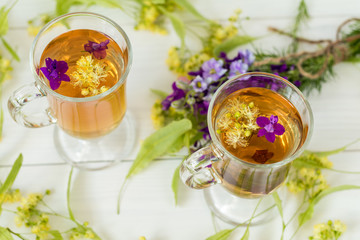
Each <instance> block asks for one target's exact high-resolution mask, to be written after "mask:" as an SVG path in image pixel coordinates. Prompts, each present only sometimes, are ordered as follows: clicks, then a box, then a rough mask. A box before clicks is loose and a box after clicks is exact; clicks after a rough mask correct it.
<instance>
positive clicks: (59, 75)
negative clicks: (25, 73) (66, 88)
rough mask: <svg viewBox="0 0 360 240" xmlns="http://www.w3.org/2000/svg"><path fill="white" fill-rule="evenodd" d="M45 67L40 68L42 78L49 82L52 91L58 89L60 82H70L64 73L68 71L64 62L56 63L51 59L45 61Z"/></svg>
mask: <svg viewBox="0 0 360 240" xmlns="http://www.w3.org/2000/svg"><path fill="white" fill-rule="evenodd" d="M45 64H46V67H42V68H40V70H41V72H42V73H43V74H44V76H45V77H46V78H47V79H48V80H49V84H50V87H51V89H52V90H56V89H58V88H59V87H60V84H61V81H65V82H70V77H69V76H68V75H66V74H65V73H66V71H67V70H68V69H69V67H68V65H67V63H66V62H65V61H56V60H55V59H54V60H52V59H51V58H46V59H45Z"/></svg>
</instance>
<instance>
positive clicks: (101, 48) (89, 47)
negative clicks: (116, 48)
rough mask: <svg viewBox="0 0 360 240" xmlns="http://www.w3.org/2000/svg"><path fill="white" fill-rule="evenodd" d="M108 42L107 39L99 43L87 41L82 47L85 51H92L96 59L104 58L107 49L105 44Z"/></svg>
mask: <svg viewBox="0 0 360 240" xmlns="http://www.w3.org/2000/svg"><path fill="white" fill-rule="evenodd" d="M109 42H110V40H109V39H107V40H106V41H104V42H101V43H96V42H92V41H89V42H88V43H86V44H84V49H85V51H87V52H89V53H92V54H93V55H94V57H95V58H96V59H104V58H105V57H106V49H108V47H107V45H108V44H109Z"/></svg>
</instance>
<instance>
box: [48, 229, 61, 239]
mask: <svg viewBox="0 0 360 240" xmlns="http://www.w3.org/2000/svg"><path fill="white" fill-rule="evenodd" d="M48 233H49V234H51V235H52V236H53V237H54V238H52V239H51V240H63V239H64V238H63V237H62V236H61V233H60V232H59V231H58V230H51V231H48Z"/></svg>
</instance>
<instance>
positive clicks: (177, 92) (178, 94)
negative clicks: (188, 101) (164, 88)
mask: <svg viewBox="0 0 360 240" xmlns="http://www.w3.org/2000/svg"><path fill="white" fill-rule="evenodd" d="M172 89H173V93H172V94H170V95H169V96H167V97H166V98H165V99H164V100H163V101H162V105H163V107H162V109H163V110H168V109H169V107H170V105H171V103H172V102H173V101H176V100H179V99H181V98H183V97H185V92H184V90H182V89H180V88H178V87H177V86H176V82H174V83H173V84H172Z"/></svg>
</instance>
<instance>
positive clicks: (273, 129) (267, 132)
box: [256, 115, 285, 143]
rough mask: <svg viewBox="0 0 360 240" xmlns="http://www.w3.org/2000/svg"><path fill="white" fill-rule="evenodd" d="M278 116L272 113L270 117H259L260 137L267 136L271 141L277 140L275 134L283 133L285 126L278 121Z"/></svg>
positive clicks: (257, 121) (257, 120)
mask: <svg viewBox="0 0 360 240" xmlns="http://www.w3.org/2000/svg"><path fill="white" fill-rule="evenodd" d="M278 121H279V118H278V116H274V115H271V116H270V119H269V118H267V117H258V118H257V119H256V123H257V125H258V126H259V127H261V129H260V130H259V131H258V137H262V136H265V138H266V140H268V141H269V142H272V143H273V142H275V135H278V136H280V135H283V134H284V132H285V128H284V126H283V125H281V124H280V123H278Z"/></svg>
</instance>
